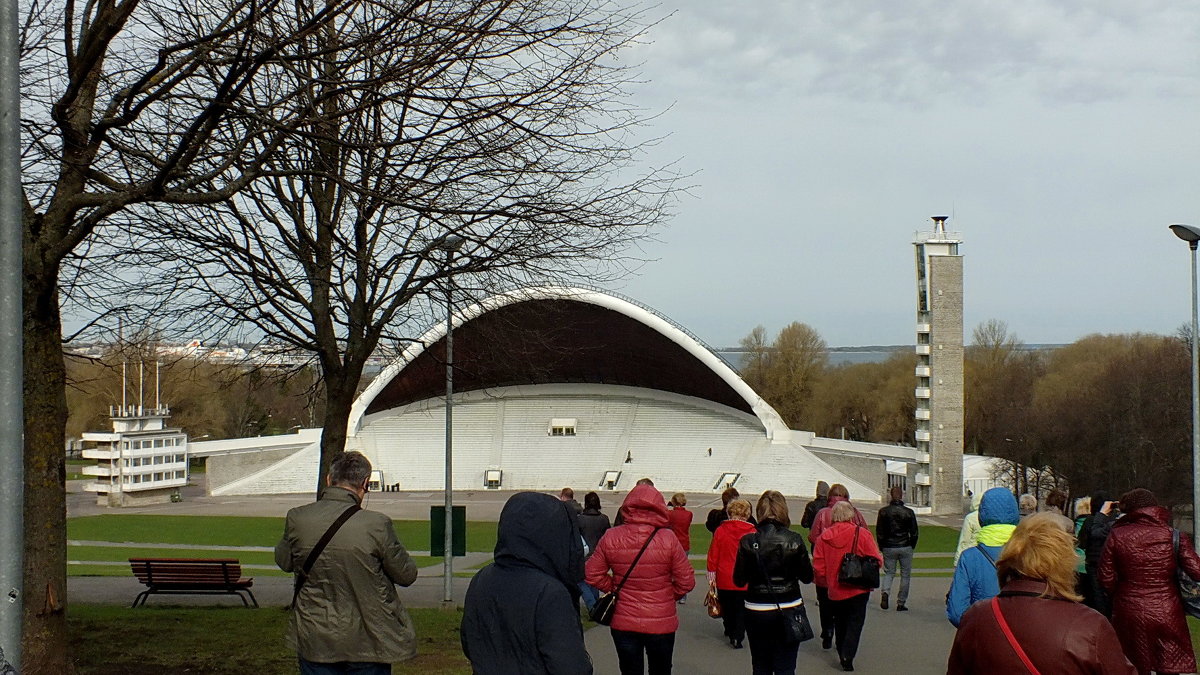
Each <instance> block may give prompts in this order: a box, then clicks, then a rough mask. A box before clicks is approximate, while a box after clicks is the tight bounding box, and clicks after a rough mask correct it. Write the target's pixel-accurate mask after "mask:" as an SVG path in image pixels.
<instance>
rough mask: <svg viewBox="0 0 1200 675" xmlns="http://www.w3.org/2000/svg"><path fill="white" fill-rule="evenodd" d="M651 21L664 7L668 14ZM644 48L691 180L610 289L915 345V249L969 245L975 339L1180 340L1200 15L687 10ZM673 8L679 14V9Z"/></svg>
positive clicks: (745, 323)
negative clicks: (991, 332) (933, 233)
mask: <svg viewBox="0 0 1200 675" xmlns="http://www.w3.org/2000/svg"><path fill="white" fill-rule="evenodd" d="M648 6H649V3H648ZM648 11H649V12H650V16H651V17H659V18H663V20H662V21H661V23H659V24H658V25H656V26H654V27H652V28H651V29H650V30H649V31H648V32H647V34H646V35H645V42H646V44H645V45H644V46H642V47H639V48H638V49H636V50H635V51H634V52H633V53H632V54H630V55H628V56H627V60H630V61H632V62H635V63H641V64H642V72H643V75H644V80H645V82H644V84H642V85H639V86H637V87H636V88H635V90H634V97H633V103H634V104H635V105H638V106H640V107H643V108H645V109H646V110H647V111H649V112H662V114H661V116H660V117H658V118H657V119H655V120H654V122H653V124H652V126H651V128H649V129H648V130H647V132H646V133H647V137H659V136H661V137H663V138H662V140H661V142H660V143H658V144H657V146H655V147H654V148H651V149H650V151H649V153H648V156H647V158H646V160H647V162H649V163H650V164H652V165H665V164H668V163H671V162H675V163H676V166H677V168H678V170H679V171H681V172H685V173H693V174H694V177H693V178H692V180H691V181H690V183H691V184H694V186H695V187H694V188H692V189H691V190H690V191H689V195H688V196H685V197H684V198H683V200H682V202H681V203H680V205H679V208H678V213H677V215H676V217H675V218H674V219H673V221H672V222H671V224H670V227H669V228H667V229H665V230H664V231H662V232H660V233H659V235H658V238H657V241H656V242H653V243H649V244H647V245H646V246H645V249H644V255H645V257H646V258H648V259H652V262H649V263H648V264H646V265H645V266H644V267H643V268H642V269H641V270H640V273H639V274H638V275H637V276H635V277H632V278H630V279H628V280H627V281H625V282H624V283H621V284H613V285H612V286H613V287H614V290H617V291H620V292H623V293H626V294H628V295H630V296H632V297H634V298H636V299H638V300H640V301H642V302H645V303H646V304H648V305H650V306H652V307H654V308H656V309H658V310H659V311H661V312H663V313H664V314H666V315H667V316H670V317H671V318H672V319H674V320H676V321H678V322H679V323H681V324H682V325H684V326H686V327H687V328H689V329H690V330H692V331H693V332H695V333H696V334H697V335H699V336H700V337H701V338H703V339H704V340H705V341H706V342H708V343H709V344H711V345H715V346H719V347H726V346H733V345H736V344H737V343H738V341H739V340H740V339H741V338H742V337H743V336H745V335H746V334H748V333H749V332H750V330H751V329H752V328H754V327H755V326H756V325H759V324H761V325H763V326H764V327H765V328H766V329H767V331H768V333H770V334H772V335H773V334H774V333H775V332H777V331H778V330H779V329H780V328H782V327H783V326H785V325H787V324H788V323H790V322H792V321H802V322H804V323H807V324H809V325H810V326H812V327H813V328H814V329H816V330H817V331H818V332H819V333H820V334H821V336H822V337H823V338H824V339H825V340H826V342H827V343H828V344H830V345H839V346H842V345H844V346H854V345H869V344H906V343H909V342H911V341H912V340H913V334H912V326H913V317H914V312H915V307H914V306H915V291H914V270H913V247H912V245H911V242H912V238H913V234H914V233H915V232H917V231H924V230H927V229H929V227H930V225H931V224H930V221H929V219H928V218H929V216H932V215H937V214H946V215H950V216H951V219H950V221H949V222H948V223H947V227H948V228H949V229H951V230H954V231H957V232H961V233H962V235H963V240H964V243H963V246H962V253H963V255H964V258H965V307H964V314H965V316H964V325H965V327H964V331H965V333H966V339H967V341H968V342H969V341H970V334H971V331H972V329H973V328H974V327H975V326H976V325H978V324H979V323H981V322H983V321H986V320H988V319H999V320H1002V321H1005V322H1006V323H1007V324H1008V326H1009V328H1010V330H1011V331H1012V332H1013V333H1015V334H1016V335H1017V337H1019V338H1020V339H1021V340H1023V341H1025V342H1028V343H1054V344H1057V343H1070V342H1074V341H1075V340H1077V339H1079V338H1081V337H1083V336H1085V335H1088V334H1091V333H1128V332H1138V331H1141V332H1153V333H1161V334H1173V333H1174V332H1175V330H1176V328H1177V327H1178V326H1179V325H1181V324H1183V323H1184V322H1186V321H1189V320H1190V299H1189V289H1188V283H1189V278H1190V277H1189V274H1190V273H1189V270H1188V252H1187V247H1186V245H1185V244H1184V243H1183V242H1181V241H1179V240H1177V239H1176V238H1175V237H1174V236H1173V235H1172V234H1171V233H1170V232H1169V230H1168V229H1167V225H1168V224H1170V223H1173V222H1192V223H1196V224H1200V198H1198V195H1200V191H1198V190H1197V187H1196V186H1197V184H1198V183H1200V122H1198V120H1200V118H1198V117H1197V116H1196V115H1195V111H1196V110H1198V109H1200V58H1198V55H1197V49H1198V48H1197V44H1196V42H1195V40H1194V36H1195V35H1196V34H1197V32H1200V6H1194V5H1187V4H1186V3H1184V4H1179V3H1169V2H1157V1H1155V2H1147V3H1135V4H1128V3H1119V2H1098V3H1085V4H1082V5H1080V4H1076V3H1064V2H1048V1H1035V0H1026V1H1022V2H1016V3H1001V4H992V5H986V6H981V5H976V4H972V3H966V4H958V5H946V4H944V3H933V2H914V3H890V2H886V1H883V0H868V1H866V2H858V3H821V2H815V1H811V0H808V1H801V2H790V1H787V2H785V1H783V0H763V1H762V2H757V3H753V4H750V5H737V4H729V3H719V2H715V1H713V0H688V1H687V2H684V1H683V0H667V1H666V2H663V3H659V4H657V5H656V6H655V7H654V8H652V9H649V10H648ZM672 12H673V14H672Z"/></svg>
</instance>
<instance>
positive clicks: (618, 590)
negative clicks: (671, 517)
mask: <svg viewBox="0 0 1200 675" xmlns="http://www.w3.org/2000/svg"><path fill="white" fill-rule="evenodd" d="M664 529H666V528H663V527H658V528H655V529H654V531H653V532H651V533H650V536H649V537H646V543H644V544H642V550H640V551H638V554H637V557H636V558H634V559H633V562H632V563H630V564H629V569H627V570H625V576H623V577H621V583H619V584H617V587H616V588H614V589H613V593H618V592H620V590H621V587H622V586H624V585H625V582H626V581H628V580H629V573H630V572H632V571H633V568H634V567H636V566H637V564H638V561H639V560H641V559H642V554H643V553H645V552H646V548H647V547H649V546H650V542H652V541H654V535H656V534H658V533H659V532H660V531H661V530H664Z"/></svg>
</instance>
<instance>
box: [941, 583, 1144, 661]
mask: <svg viewBox="0 0 1200 675" xmlns="http://www.w3.org/2000/svg"><path fill="white" fill-rule="evenodd" d="M1045 590H1046V584H1045V583H1043V582H1041V581H1033V580H1028V579H1017V580H1013V581H1010V582H1009V583H1007V584H1005V585H1004V587H1003V588H1002V589H1000V596H999V598H1000V599H999V602H1000V611H1001V612H1002V613H1003V614H1004V619H1005V621H1006V622H1007V623H1008V626H1009V628H1010V629H1011V630H1012V632H1013V636H1014V637H1015V638H1016V640H1017V642H1018V643H1019V644H1020V645H1021V648H1022V649H1024V650H1025V653H1026V655H1028V656H1029V659H1030V661H1032V662H1033V665H1034V666H1035V667H1036V668H1037V669H1038V671H1039V672H1041V673H1055V675H1077V674H1078V675H1085V674H1086V675H1134V674H1135V673H1137V671H1136V670H1135V669H1134V667H1133V666H1132V665H1131V664H1130V663H1129V660H1128V659H1126V658H1125V655H1124V654H1123V653H1122V652H1121V649H1120V645H1121V643H1120V641H1119V640H1118V639H1117V633H1116V631H1114V630H1113V627H1112V625H1111V624H1110V623H1109V622H1108V620H1107V619H1105V618H1104V615H1102V614H1100V613H1099V612H1097V611H1095V610H1094V609H1091V608H1090V607H1086V606H1084V605H1081V604H1079V603H1075V602H1071V601H1069V600H1062V599H1052V598H1042V597H1038V596H1040V595H1041V594H1042V593H1043V592H1044V591H1045ZM1027 672H1029V671H1028V670H1027V669H1026V668H1025V666H1024V664H1023V663H1022V662H1021V660H1020V658H1019V657H1018V656H1017V654H1016V652H1015V651H1014V650H1013V648H1012V646H1011V645H1010V644H1009V642H1008V639H1007V638H1005V636H1004V633H1003V632H1002V631H1001V629H1000V624H999V623H997V621H996V617H995V615H994V614H993V613H992V607H991V599H990V598H989V599H987V600H981V601H979V602H977V603H975V604H974V605H971V608H970V609H968V610H967V611H966V612H965V613H964V614H963V617H962V623H961V624H960V625H959V627H958V633H957V634H956V635H955V636H954V646H953V647H951V649H950V661H949V663H947V665H946V673H947V675H968V674H971V673H980V674H983V673H1027Z"/></svg>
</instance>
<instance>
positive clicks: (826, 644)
mask: <svg viewBox="0 0 1200 675" xmlns="http://www.w3.org/2000/svg"><path fill="white" fill-rule="evenodd" d="M832 648H833V636H832V635H822V636H821V649H832Z"/></svg>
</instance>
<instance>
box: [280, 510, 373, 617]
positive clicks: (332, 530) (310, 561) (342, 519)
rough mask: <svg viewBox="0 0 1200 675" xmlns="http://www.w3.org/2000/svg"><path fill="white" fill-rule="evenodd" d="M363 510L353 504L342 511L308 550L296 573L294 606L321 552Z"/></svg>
mask: <svg viewBox="0 0 1200 675" xmlns="http://www.w3.org/2000/svg"><path fill="white" fill-rule="evenodd" d="M359 511H362V507H361V506H359V505H358V504H351V505H350V508H348V509H346V510H345V511H342V513H341V515H339V516H338V517H337V520H335V521H333V524H332V525H330V526H329V529H328V530H325V534H323V535H321V538H320V539H319V540H318V541H317V545H316V546H314V547H313V549H312V550H311V551H309V552H308V557H307V558H305V559H304V566H303V567H301V568H300V572H299V573H298V574H297V575H296V582H295V586H294V587H293V589H292V604H291V606H292V607H295V606H296V598H298V597H300V589H301V588H303V587H304V582H305V581H308V573H309V572H311V571H312V568H313V565H315V564H316V562H317V558H319V557H320V556H321V552H322V551H324V550H325V546H326V545H328V544H329V540H330V539H333V535H335V534H337V531H338V530H339V529H341V527H342V525H344V524H345V523H346V521H347V520H350V516H353V515H354V514H356V513H358V512H359Z"/></svg>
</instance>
